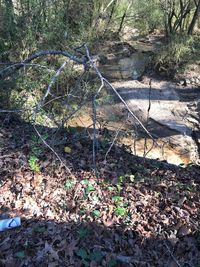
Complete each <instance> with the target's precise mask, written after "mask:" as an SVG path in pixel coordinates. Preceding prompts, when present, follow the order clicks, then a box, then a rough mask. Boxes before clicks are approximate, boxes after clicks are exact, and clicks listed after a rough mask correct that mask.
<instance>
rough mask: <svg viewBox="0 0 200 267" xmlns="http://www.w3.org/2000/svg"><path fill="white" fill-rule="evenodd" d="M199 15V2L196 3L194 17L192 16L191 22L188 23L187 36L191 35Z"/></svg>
mask: <svg viewBox="0 0 200 267" xmlns="http://www.w3.org/2000/svg"><path fill="white" fill-rule="evenodd" d="M199 14H200V0H199V1H198V3H197V5H196V9H195V12H194V16H193V18H192V21H191V23H190V26H189V28H188V34H189V35H192V34H193V31H194V26H195V24H196V22H197V19H198V17H199Z"/></svg>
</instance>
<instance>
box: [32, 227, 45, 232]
mask: <svg viewBox="0 0 200 267" xmlns="http://www.w3.org/2000/svg"><path fill="white" fill-rule="evenodd" d="M33 230H34V232H36V233H44V232H45V231H46V228H45V227H44V226H43V227H35V228H34V229H33Z"/></svg>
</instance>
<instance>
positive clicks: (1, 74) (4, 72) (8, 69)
mask: <svg viewBox="0 0 200 267" xmlns="http://www.w3.org/2000/svg"><path fill="white" fill-rule="evenodd" d="M47 55H63V56H65V57H67V58H69V59H70V60H73V61H75V62H76V63H77V64H83V65H86V60H85V58H78V57H76V56H75V55H73V54H71V53H69V52H67V51H57V50H47V51H41V52H38V53H36V54H34V55H32V56H30V57H29V58H27V59H25V60H24V61H22V62H20V63H16V64H14V65H12V66H9V67H6V68H4V69H2V70H1V71H0V79H3V78H5V77H7V76H9V75H11V74H13V73H14V72H15V71H16V70H19V69H20V68H22V67H24V64H28V63H30V62H31V61H32V60H34V59H36V58H40V57H44V56H47Z"/></svg>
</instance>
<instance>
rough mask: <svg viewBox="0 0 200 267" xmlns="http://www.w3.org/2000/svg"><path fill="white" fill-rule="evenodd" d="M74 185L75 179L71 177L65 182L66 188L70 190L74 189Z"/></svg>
mask: <svg viewBox="0 0 200 267" xmlns="http://www.w3.org/2000/svg"><path fill="white" fill-rule="evenodd" d="M73 185H74V184H73V181H72V180H71V179H67V180H66V182H65V188H66V189H68V190H70V189H72V187H73Z"/></svg>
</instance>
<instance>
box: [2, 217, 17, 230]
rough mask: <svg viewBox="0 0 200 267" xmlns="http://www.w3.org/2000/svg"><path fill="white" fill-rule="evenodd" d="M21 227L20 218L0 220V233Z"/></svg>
mask: <svg viewBox="0 0 200 267" xmlns="http://www.w3.org/2000/svg"><path fill="white" fill-rule="evenodd" d="M20 225H21V218H20V217H14V218H10V219H5V220H0V231H5V230H9V229H12V228H15V227H18V226H20Z"/></svg>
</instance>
